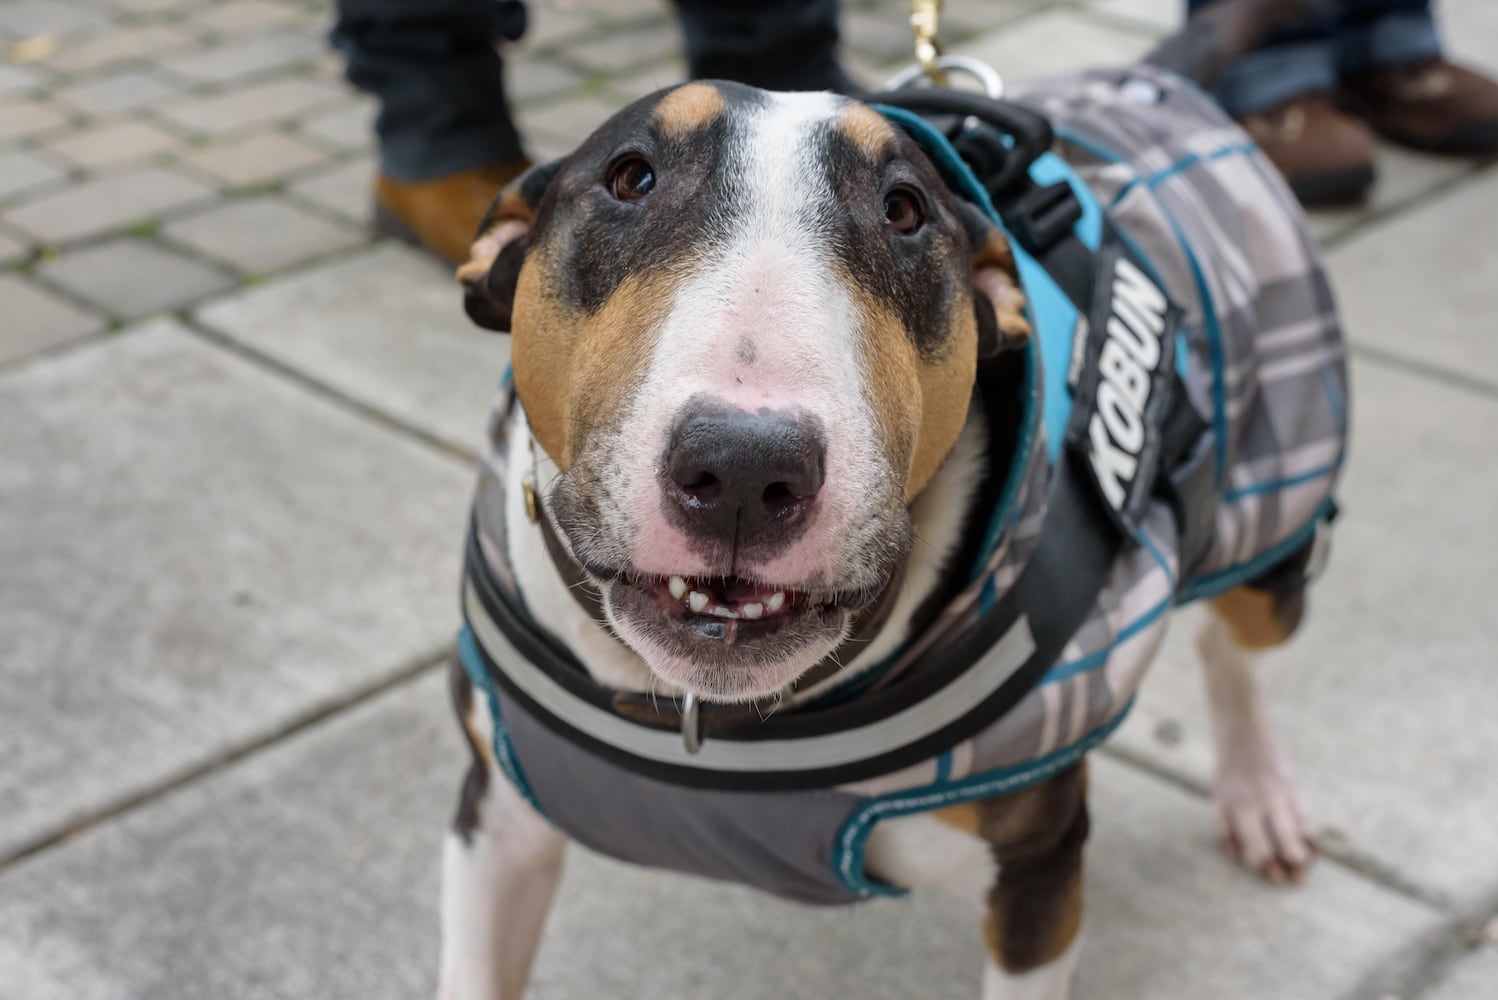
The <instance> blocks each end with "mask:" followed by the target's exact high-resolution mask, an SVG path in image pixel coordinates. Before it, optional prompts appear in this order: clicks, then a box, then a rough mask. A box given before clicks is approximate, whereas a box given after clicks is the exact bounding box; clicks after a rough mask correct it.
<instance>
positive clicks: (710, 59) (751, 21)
mask: <svg viewBox="0 0 1498 1000" xmlns="http://www.w3.org/2000/svg"><path fill="white" fill-rule="evenodd" d="M676 7H677V12H678V13H679V14H680V16H681V29H682V34H683V35H684V36H685V39H686V50H687V65H688V68H689V70H690V72H691V76H692V79H694V80H703V79H716V80H736V81H738V82H739V83H747V84H750V85H751V86H755V87H763V88H765V89H767V90H836V91H838V92H840V93H845V94H848V93H853V92H854V90H855V89H856V88H855V86H854V84H853V81H852V80H851V79H849V77H848V75H847V74H846V73H844V72H843V69H842V66H841V65H840V64H839V63H838V59H837V46H838V27H837V14H838V0H676Z"/></svg>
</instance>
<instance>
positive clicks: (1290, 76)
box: [1187, 0, 1441, 116]
mask: <svg viewBox="0 0 1498 1000" xmlns="http://www.w3.org/2000/svg"><path fill="white" fill-rule="evenodd" d="M1187 2H1188V7H1189V9H1190V10H1192V11H1195V10H1199V9H1200V8H1202V7H1205V6H1207V5H1208V4H1211V3H1212V2H1213V0H1187ZM1335 6H1336V10H1335V12H1334V13H1331V14H1328V15H1326V16H1322V17H1317V18H1316V19H1314V20H1311V21H1308V22H1307V23H1306V24H1304V25H1301V26H1298V27H1295V28H1292V29H1290V30H1287V31H1283V32H1281V33H1280V34H1278V35H1276V36H1275V37H1274V38H1273V39H1272V40H1271V41H1270V42H1269V44H1267V45H1265V46H1264V47H1263V48H1261V49H1259V50H1258V51H1257V52H1254V53H1252V54H1251V55H1248V56H1245V57H1244V58H1243V59H1240V60H1239V61H1238V62H1236V63H1234V64H1233V65H1231V66H1229V67H1228V69H1227V71H1226V72H1225V73H1223V75H1222V79H1221V81H1220V82H1219V83H1218V85H1217V99H1218V100H1219V101H1220V102H1221V103H1222V106H1223V107H1224V108H1226V109H1227V111H1228V112H1229V113H1230V114H1233V115H1238V116H1242V115H1249V114H1253V113H1254V112H1256V111H1262V110H1264V109H1265V108H1270V107H1273V106H1274V105H1276V104H1280V103H1282V102H1284V101H1288V100H1290V99H1291V98H1293V97H1299V96H1301V95H1302V94H1310V93H1315V92H1317V91H1328V90H1332V89H1333V88H1335V87H1336V85H1337V81H1338V80H1339V79H1341V77H1342V76H1343V74H1346V73H1356V72H1359V71H1362V70H1366V69H1373V68H1376V67H1380V66H1397V65H1400V64H1401V63H1410V62H1418V61H1419V60H1422V59H1428V58H1430V57H1431V56H1436V55H1440V53H1441V41H1440V37H1439V35H1438V34H1437V33H1436V24H1435V18H1434V16H1433V15H1432V13H1431V9H1430V0H1338V3H1337V4H1336V5H1335Z"/></svg>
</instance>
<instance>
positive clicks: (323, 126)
mask: <svg viewBox="0 0 1498 1000" xmlns="http://www.w3.org/2000/svg"><path fill="white" fill-rule="evenodd" d="M377 110H378V108H377V106H376V105H375V103H374V102H373V101H360V102H358V103H356V104H352V105H350V106H348V107H346V108H338V109H337V110H334V111H328V112H324V113H323V114H319V115H315V116H313V117H311V118H308V119H306V120H305V121H303V122H302V123H301V124H300V125H299V126H298V128H299V129H300V130H301V132H302V133H303V134H304V135H308V136H311V137H312V138H314V139H316V140H318V141H319V142H322V143H324V144H325V145H327V146H330V147H332V148H333V149H341V150H346V149H368V148H369V147H370V146H371V145H373V143H374V120H375V113H376V112H377Z"/></svg>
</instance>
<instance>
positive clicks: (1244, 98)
mask: <svg viewBox="0 0 1498 1000" xmlns="http://www.w3.org/2000/svg"><path fill="white" fill-rule="evenodd" d="M1213 2H1214V0H1189V4H1188V6H1189V10H1190V11H1191V12H1195V11H1197V10H1200V9H1202V8H1203V7H1206V6H1207V5H1209V4H1210V3H1213ZM1339 31H1340V25H1339V24H1338V21H1337V19H1336V17H1335V16H1332V15H1329V14H1325V13H1312V14H1309V15H1308V16H1307V18H1306V20H1305V21H1304V23H1302V24H1300V25H1295V26H1292V27H1290V28H1287V29H1285V30H1283V31H1281V32H1279V33H1277V34H1276V35H1275V37H1274V38H1273V39H1272V40H1271V41H1270V43H1269V44H1267V45H1265V46H1264V47H1263V48H1261V49H1260V50H1258V51H1257V52H1254V53H1252V54H1250V55H1248V56H1245V57H1244V58H1243V59H1240V60H1239V61H1237V62H1235V63H1233V64H1232V65H1231V66H1229V67H1228V68H1227V70H1226V71H1225V72H1224V73H1223V75H1222V79H1221V80H1220V82H1219V84H1218V88H1217V98H1218V100H1219V101H1220V102H1221V103H1222V105H1223V107H1224V108H1225V109H1227V111H1228V113H1229V114H1231V115H1233V117H1235V118H1237V119H1238V120H1239V121H1240V122H1241V123H1242V125H1243V127H1244V128H1245V129H1246V130H1247V131H1248V133H1249V134H1250V135H1251V136H1253V138H1254V140H1255V141H1256V142H1257V143H1258V144H1259V145H1260V146H1261V147H1263V149H1264V153H1265V155H1267V156H1268V157H1269V159H1270V160H1271V161H1273V162H1274V164H1275V166H1277V167H1278V168H1279V169H1280V172H1281V173H1282V174H1284V176H1285V179H1286V181H1288V182H1289V184H1290V187H1291V189H1292V190H1293V191H1294V192H1295V194H1296V195H1297V197H1299V198H1300V200H1301V201H1302V202H1305V203H1306V204H1322V203H1332V202H1340V201H1348V200H1353V199H1356V198H1360V197H1362V196H1363V195H1365V194H1366V193H1367V191H1368V189H1369V188H1370V187H1371V186H1372V185H1373V182H1374V179H1375V177H1376V173H1375V169H1374V157H1375V155H1376V153H1377V143H1376V142H1375V140H1374V138H1373V134H1372V132H1371V131H1369V129H1368V128H1367V127H1366V126H1364V125H1363V123H1362V122H1360V121H1358V120H1357V119H1356V118H1353V117H1351V116H1349V115H1347V114H1345V113H1343V112H1342V111H1341V110H1339V109H1338V108H1337V106H1336V103H1335V101H1334V98H1333V95H1334V94H1335V93H1336V89H1337V83H1338V78H1339V58H1340V49H1339Z"/></svg>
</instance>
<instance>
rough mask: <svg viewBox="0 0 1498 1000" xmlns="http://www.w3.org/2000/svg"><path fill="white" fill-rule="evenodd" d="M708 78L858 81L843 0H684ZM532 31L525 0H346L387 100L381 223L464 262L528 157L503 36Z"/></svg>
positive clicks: (357, 65)
mask: <svg viewBox="0 0 1498 1000" xmlns="http://www.w3.org/2000/svg"><path fill="white" fill-rule="evenodd" d="M676 6H677V8H678V13H679V14H680V17H681V24H682V32H683V34H684V36H685V38H686V48H687V60H688V64H689V67H690V72H691V75H692V77H693V78H694V79H700V78H717V79H727V80H737V81H739V82H741V83H748V84H752V85H754V86H759V87H766V88H769V89H773V90H824V89H832V90H839V91H843V92H845V93H846V92H851V91H852V90H853V89H854V87H853V84H852V81H851V80H849V78H848V77H847V75H846V74H845V73H844V72H843V71H842V68H841V66H840V65H839V63H838V60H837V45H838V27H837V14H838V4H837V0H677V4H676ZM524 30H525V7H524V5H523V4H521V3H519V2H518V0H339V3H338V21H337V25H336V26H335V27H334V29H333V42H334V44H335V45H336V46H337V47H338V48H339V49H340V50H341V51H342V52H343V53H344V54H345V55H346V57H347V59H348V65H347V70H346V72H347V76H348V79H349V81H350V82H351V83H353V84H354V85H355V86H356V87H358V88H359V89H361V90H363V91H365V92H367V93H369V94H372V95H373V96H374V97H376V98H377V99H378V100H379V102H380V113H379V117H378V118H377V120H376V122H375V130H376V132H377V133H378V136H379V142H380V177H379V180H378V181H377V182H376V187H375V202H376V210H377V215H378V221H379V224H380V226H381V228H383V229H385V230H386V231H388V232H391V233H392V234H395V235H399V236H401V237H403V238H407V239H412V240H414V241H416V242H419V243H420V244H422V245H424V246H426V247H427V248H428V249H430V250H431V251H433V252H434V253H436V254H437V255H438V256H440V257H442V258H444V259H446V260H449V261H451V262H454V263H456V262H459V261H461V260H463V259H464V258H465V257H466V256H467V251H468V245H469V243H470V242H471V241H472V239H473V234H474V230H475V229H476V228H477V226H478V222H479V220H480V219H481V218H482V216H483V213H484V210H485V209H486V208H487V207H488V204H489V201H490V200H491V199H492V198H493V196H494V193H495V192H496V191H497V190H498V189H499V188H500V187H502V186H504V184H506V183H508V182H509V181H510V180H512V179H513V178H515V177H516V176H518V175H519V174H520V173H521V172H522V171H523V170H524V169H525V167H526V166H527V165H528V161H527V160H526V158H525V155H524V152H523V148H522V145H521V139H520V136H519V134H518V132H517V130H516V128H515V123H514V120H513V119H512V117H511V113H510V108H509V104H508V101H507V99H506V96H505V89H504V63H503V60H502V59H501V57H500V55H499V53H498V52H497V51H496V48H495V46H496V45H497V44H498V43H499V42H501V41H516V40H518V39H519V38H520V36H521V35H522V34H523V32H524Z"/></svg>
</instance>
